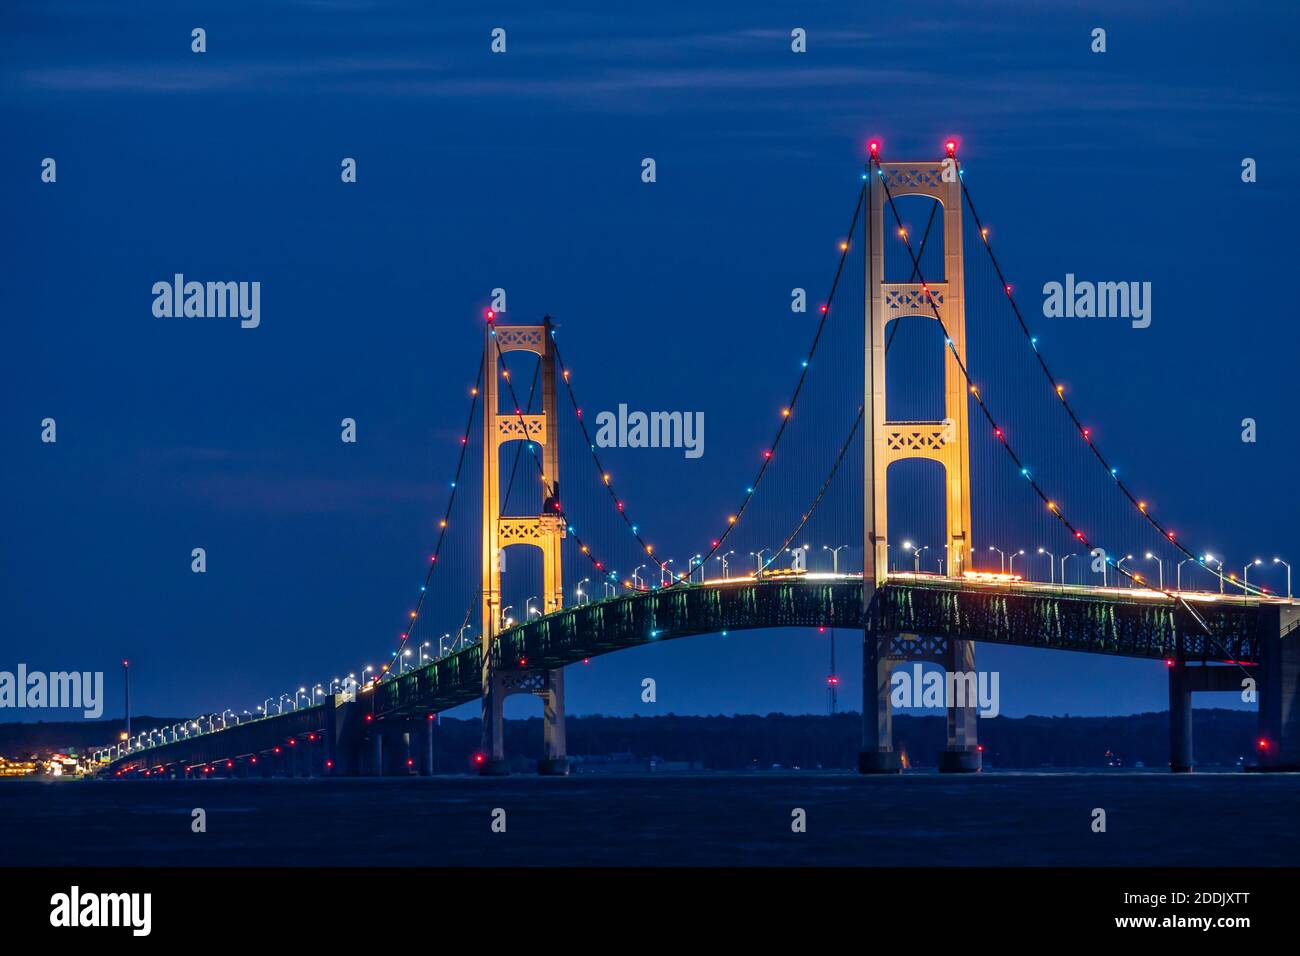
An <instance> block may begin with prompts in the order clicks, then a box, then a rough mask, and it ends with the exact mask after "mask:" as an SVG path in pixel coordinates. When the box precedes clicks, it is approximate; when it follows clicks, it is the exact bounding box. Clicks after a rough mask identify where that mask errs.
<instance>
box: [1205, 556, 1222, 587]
mask: <svg viewBox="0 0 1300 956" xmlns="http://www.w3.org/2000/svg"><path fill="white" fill-rule="evenodd" d="M1201 563H1202V564H1210V563H1214V564H1217V565H1218V566H1219V572H1218V573H1219V593H1220V594H1222V593H1223V561H1222V560H1221V559H1220V558H1216V557H1215V556H1214V555H1212V554H1209V553H1206V554H1205V555H1203V556H1202V557H1201Z"/></svg>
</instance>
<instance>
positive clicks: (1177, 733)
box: [1168, 661, 1192, 773]
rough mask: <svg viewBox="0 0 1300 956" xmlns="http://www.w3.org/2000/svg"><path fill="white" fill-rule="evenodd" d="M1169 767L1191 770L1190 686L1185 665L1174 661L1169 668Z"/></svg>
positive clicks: (1180, 770)
mask: <svg viewBox="0 0 1300 956" xmlns="http://www.w3.org/2000/svg"><path fill="white" fill-rule="evenodd" d="M1168 670H1169V769H1170V771H1172V772H1173V773H1191V772H1192V688H1191V684H1190V682H1189V681H1188V674H1187V665H1186V664H1185V663H1183V662H1182V661H1175V662H1174V663H1173V664H1172V665H1171V666H1170V667H1169V668H1168Z"/></svg>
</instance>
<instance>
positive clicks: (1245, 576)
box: [1241, 558, 1264, 594]
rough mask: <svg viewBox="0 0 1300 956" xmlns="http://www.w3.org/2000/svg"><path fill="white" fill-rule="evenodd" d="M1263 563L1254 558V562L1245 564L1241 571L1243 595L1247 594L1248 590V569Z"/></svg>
mask: <svg viewBox="0 0 1300 956" xmlns="http://www.w3.org/2000/svg"><path fill="white" fill-rule="evenodd" d="M1263 563H1264V562H1263V561H1261V560H1260V559H1259V558H1256V559H1255V560H1254V561H1248V562H1246V566H1245V567H1244V568H1242V569H1241V590H1242V593H1243V594H1246V593H1249V592H1248V589H1249V588H1250V569H1251V568H1253V567H1257V566H1258V565H1261V564H1263Z"/></svg>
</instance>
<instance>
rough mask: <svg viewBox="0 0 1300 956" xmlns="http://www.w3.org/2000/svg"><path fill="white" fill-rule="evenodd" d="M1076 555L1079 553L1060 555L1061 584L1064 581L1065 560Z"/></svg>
mask: <svg viewBox="0 0 1300 956" xmlns="http://www.w3.org/2000/svg"><path fill="white" fill-rule="evenodd" d="M1078 556H1079V555H1078V554H1077V553H1074V554H1065V555H1062V556H1061V583H1062V584H1064V583H1065V562H1066V561H1069V560H1070V559H1071V558H1077V557H1078Z"/></svg>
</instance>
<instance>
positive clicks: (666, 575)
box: [659, 558, 673, 588]
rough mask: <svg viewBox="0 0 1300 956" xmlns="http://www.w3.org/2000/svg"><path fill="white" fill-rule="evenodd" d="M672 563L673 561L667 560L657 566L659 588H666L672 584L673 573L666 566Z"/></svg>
mask: <svg viewBox="0 0 1300 956" xmlns="http://www.w3.org/2000/svg"><path fill="white" fill-rule="evenodd" d="M672 563H673V559H672V558H669V559H668V560H667V561H665V562H664V563H663V564H661V565H659V586H660V587H661V588H666V587H668V585H669V584H670V583H672V579H673V573H672V572H671V571H669V570H668V565H670V564H672Z"/></svg>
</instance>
